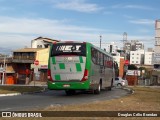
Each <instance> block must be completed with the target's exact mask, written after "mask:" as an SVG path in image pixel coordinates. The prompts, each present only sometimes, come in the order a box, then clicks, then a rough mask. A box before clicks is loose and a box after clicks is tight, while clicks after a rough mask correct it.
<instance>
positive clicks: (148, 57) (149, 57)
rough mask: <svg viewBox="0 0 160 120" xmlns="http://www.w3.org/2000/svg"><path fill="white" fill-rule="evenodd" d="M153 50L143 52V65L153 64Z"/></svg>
mask: <svg viewBox="0 0 160 120" xmlns="http://www.w3.org/2000/svg"><path fill="white" fill-rule="evenodd" d="M153 57H154V53H153V52H145V54H144V65H153Z"/></svg>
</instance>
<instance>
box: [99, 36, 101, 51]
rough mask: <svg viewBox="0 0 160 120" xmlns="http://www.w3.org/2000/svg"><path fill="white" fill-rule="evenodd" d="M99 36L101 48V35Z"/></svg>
mask: <svg viewBox="0 0 160 120" xmlns="http://www.w3.org/2000/svg"><path fill="white" fill-rule="evenodd" d="M99 37H100V48H101V41H102V36H101V35H100V36H99Z"/></svg>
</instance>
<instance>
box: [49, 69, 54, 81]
mask: <svg viewBox="0 0 160 120" xmlns="http://www.w3.org/2000/svg"><path fill="white" fill-rule="evenodd" d="M48 80H49V81H51V82H53V79H52V76H51V70H50V69H48Z"/></svg>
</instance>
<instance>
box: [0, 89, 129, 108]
mask: <svg viewBox="0 0 160 120" xmlns="http://www.w3.org/2000/svg"><path fill="white" fill-rule="evenodd" d="M128 94H129V92H128V91H127V90H124V89H117V88H113V89H112V91H107V90H103V91H101V93H100V94H99V95H95V94H92V93H89V92H85V93H84V92H78V93H77V94H75V95H72V96H67V95H66V94H65V92H64V91H55V90H53V91H46V92H43V93H35V94H24V95H17V96H5V97H0V111H24V110H32V109H34V110H35V109H40V108H45V107H47V106H51V105H52V106H54V105H66V104H80V103H89V102H93V101H100V100H110V99H115V98H120V97H122V96H125V95H128Z"/></svg>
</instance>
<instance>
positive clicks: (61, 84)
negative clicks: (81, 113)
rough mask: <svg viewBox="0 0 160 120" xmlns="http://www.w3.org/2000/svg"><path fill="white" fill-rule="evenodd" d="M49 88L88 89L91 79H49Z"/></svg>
mask: <svg viewBox="0 0 160 120" xmlns="http://www.w3.org/2000/svg"><path fill="white" fill-rule="evenodd" d="M47 84H48V89H50V90H88V89H89V88H90V86H89V81H85V82H51V81H48V83H47Z"/></svg>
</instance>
